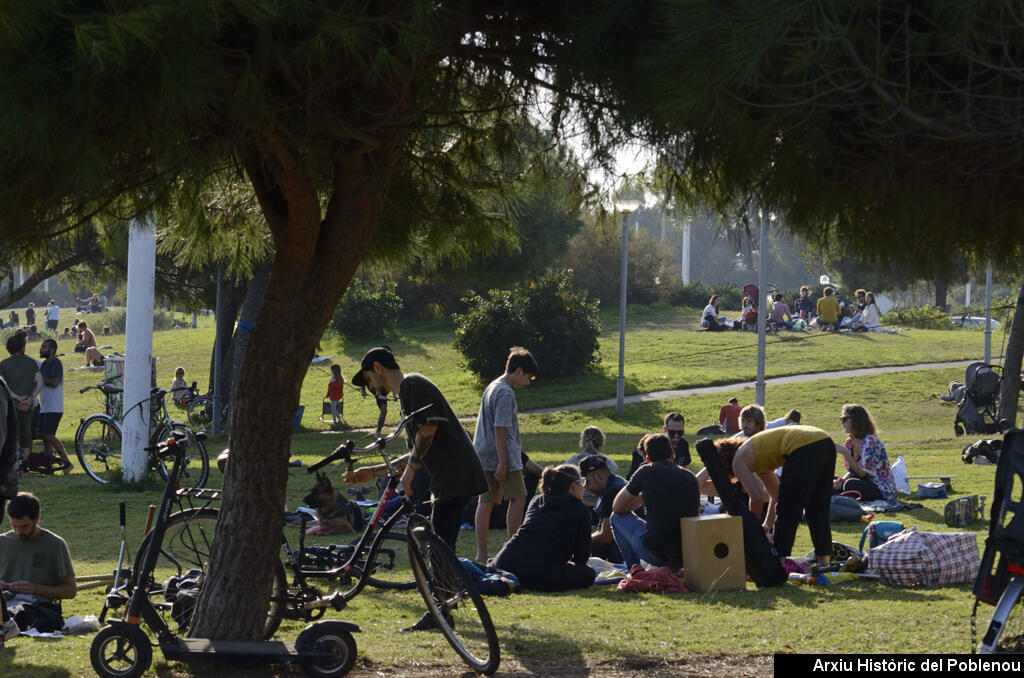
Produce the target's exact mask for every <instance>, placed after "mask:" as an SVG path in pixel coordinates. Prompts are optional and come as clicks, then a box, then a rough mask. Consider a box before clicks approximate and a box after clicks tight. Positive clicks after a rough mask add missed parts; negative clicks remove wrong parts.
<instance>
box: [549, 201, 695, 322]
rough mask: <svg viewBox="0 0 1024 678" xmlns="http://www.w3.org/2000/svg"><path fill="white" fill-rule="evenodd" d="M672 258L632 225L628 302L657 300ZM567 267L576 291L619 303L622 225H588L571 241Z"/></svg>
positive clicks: (602, 222) (646, 302)
mask: <svg viewBox="0 0 1024 678" xmlns="http://www.w3.org/2000/svg"><path fill="white" fill-rule="evenodd" d="M671 258H672V252H669V251H668V249H667V248H666V247H664V246H663V245H662V244H661V243H659V242H658V241H657V240H655V239H654V238H653V237H651V236H650V235H649V234H647V233H646V232H645V231H640V233H639V234H637V233H636V232H635V230H634V229H633V227H632V226H631V227H630V229H629V260H628V262H627V267H626V300H627V301H628V302H629V303H635V304H649V303H652V302H654V301H657V300H658V297H659V294H660V293H659V286H660V285H659V283H660V280H662V279H665V280H667V279H668V278H669V275H668V274H667V268H668V263H669V262H670V261H671ZM564 264H565V266H566V267H567V268H569V269H572V271H573V274H574V280H575V282H574V284H575V286H576V289H578V290H584V291H586V292H587V293H589V294H591V295H593V296H594V297H597V298H598V299H599V300H600V301H601V303H603V304H605V305H606V306H607V305H612V304H617V303H618V301H619V287H620V281H619V270H620V269H621V267H622V224H621V222H616V223H612V220H607V219H605V220H600V219H599V220H597V221H596V222H593V223H589V224H586V225H585V226H584V227H583V228H582V229H580V231H579V233H577V234H576V235H575V236H574V237H573V239H572V240H571V241H570V243H569V251H568V253H567V254H566V256H565V259H564ZM705 303H706V301H705Z"/></svg>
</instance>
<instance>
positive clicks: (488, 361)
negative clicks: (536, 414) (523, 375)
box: [455, 271, 601, 379]
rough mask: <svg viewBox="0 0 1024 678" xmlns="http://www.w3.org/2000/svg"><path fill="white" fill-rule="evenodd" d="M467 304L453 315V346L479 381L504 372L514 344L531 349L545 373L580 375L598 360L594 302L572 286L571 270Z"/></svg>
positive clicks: (550, 374) (493, 292)
mask: <svg viewBox="0 0 1024 678" xmlns="http://www.w3.org/2000/svg"><path fill="white" fill-rule="evenodd" d="M469 303H470V309H469V311H468V312H467V313H465V314H460V315H457V316H456V317H455V321H456V324H457V325H458V327H457V329H456V330H455V347H456V349H458V351H459V352H460V353H461V354H462V356H463V358H465V360H466V366H467V367H468V368H469V369H470V370H471V371H472V372H473V373H474V374H476V375H477V376H478V377H479V378H480V379H490V378H492V377H495V376H497V375H499V374H501V373H502V372H503V371H504V369H505V359H506V358H507V357H508V349H509V348H510V347H512V346H525V347H526V348H528V349H530V350H531V351H532V352H533V355H534V357H535V358H536V359H537V363H538V364H539V365H540V370H541V373H542V374H543V375H544V376H546V377H547V376H552V377H554V376H565V375H571V374H581V373H583V372H585V371H586V370H587V369H589V368H590V367H591V366H593V365H594V364H595V363H596V362H597V360H598V353H597V348H598V345H597V338H598V335H599V334H600V333H601V324H600V320H599V319H598V314H597V308H598V302H597V301H596V300H591V299H590V298H589V297H588V295H587V294H586V293H585V292H584V293H579V292H576V291H575V290H574V289H573V275H572V272H571V271H563V272H561V273H557V274H554V275H552V276H549V277H547V278H543V279H541V280H538V281H537V282H531V283H529V284H528V285H517V286H515V287H513V288H512V289H511V290H491V291H490V292H488V293H487V296H485V297H473V298H471V299H470V300H469Z"/></svg>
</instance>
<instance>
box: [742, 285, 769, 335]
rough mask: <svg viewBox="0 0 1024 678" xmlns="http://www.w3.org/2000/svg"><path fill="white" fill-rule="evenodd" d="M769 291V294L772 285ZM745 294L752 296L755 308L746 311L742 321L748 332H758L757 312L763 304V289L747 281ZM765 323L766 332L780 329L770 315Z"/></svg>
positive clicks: (744, 289)
mask: <svg viewBox="0 0 1024 678" xmlns="http://www.w3.org/2000/svg"><path fill="white" fill-rule="evenodd" d="M768 291H769V294H770V293H771V291H772V289H771V287H770V286H769V288H768ZM743 296H745V297H750V303H751V305H752V306H753V308H751V309H750V310H749V311H747V312H746V313H744V314H743V317H742V318H740V322H741V323H742V324H743V330H744V331H748V332H757V314H758V312H759V306H760V304H761V289H760V288H759V287H758V286H757V285H754V284H753V283H747V284H746V285H744V286H743ZM764 323H765V326H764V331H765V332H766V333H768V334H775V333H776V332H777V331H778V327H776V325H775V321H774V320H772V319H771V318H770V317H766V318H765V320H764Z"/></svg>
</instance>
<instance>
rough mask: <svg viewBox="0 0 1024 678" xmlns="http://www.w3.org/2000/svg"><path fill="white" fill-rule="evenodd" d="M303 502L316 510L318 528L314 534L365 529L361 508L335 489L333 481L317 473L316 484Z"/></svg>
mask: <svg viewBox="0 0 1024 678" xmlns="http://www.w3.org/2000/svg"><path fill="white" fill-rule="evenodd" d="M302 501H303V502H304V503H305V504H306V505H307V506H309V507H310V508H312V509H316V519H317V527H315V528H311V529H313V530H316V532H315V533H314V534H324V533H328V532H329V533H338V534H344V533H346V532H357V531H358V530H361V529H362V527H363V513H362V511H361V510H360V509H359V506H358V505H356V504H355V503H354V502H351V501H349V500H348V499H346V498H345V495H343V494H342V493H341V492H340V491H339V490H336V489H334V485H333V484H331V479H330V478H328V477H327V476H326V475H323V474H320V473H317V474H316V482H315V483H313V489H312V490H310V492H309V494H307V495H306V496H305V497H303V498H302Z"/></svg>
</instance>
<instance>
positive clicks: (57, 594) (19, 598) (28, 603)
mask: <svg viewBox="0 0 1024 678" xmlns="http://www.w3.org/2000/svg"><path fill="white" fill-rule="evenodd" d="M39 514H40V511H39V500H38V499H36V497H35V496H34V495H32V494H30V493H28V492H19V493H18V495H17V496H16V497H15V498H14V499H12V500H11V501H10V503H9V504H8V505H7V515H8V516H9V517H10V520H11V531H10V532H5V533H4V534H0V590H3V591H10V592H11V593H13V594H14V596H13V597H11V598H10V599H9V600H8V601H7V610H8V613H9V614H10V615H11V616H13V617H14V620H15V621H16V622H17V623H18V626H19V628H20V629H21V630H23V631H24V630H26V629H27V628H30V627H33V626H34V627H36V628H37V629H38V630H39V631H56V630H59V629H60V628H61V626H63V624H64V621H63V619H60V616H61V613H60V608H59V607H57V606H55V605H54V604H53V603H52V602H50V601H52V600H56V599H60V598H74V597H75V595H76V594H77V593H78V587H77V585H76V584H75V570H74V567H73V566H72V564H71V554H70V552H69V551H68V545H67V543H66V542H65V541H64V540H63V539H61V538H60V537H58V536H57V535H55V534H54V533H53V532H50V531H49V530H44V529H43V528H41V527H39ZM44 620H45V622H44ZM58 620H59V621H58Z"/></svg>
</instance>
